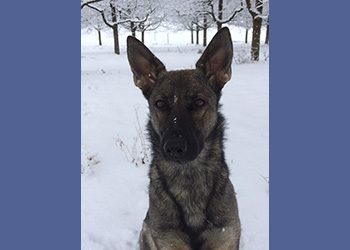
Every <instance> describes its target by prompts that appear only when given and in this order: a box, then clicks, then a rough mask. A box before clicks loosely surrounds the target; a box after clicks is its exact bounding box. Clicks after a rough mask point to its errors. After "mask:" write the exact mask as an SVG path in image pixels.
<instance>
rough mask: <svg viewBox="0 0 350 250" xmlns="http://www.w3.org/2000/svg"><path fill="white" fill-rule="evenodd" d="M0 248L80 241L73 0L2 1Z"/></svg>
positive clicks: (69, 245) (70, 245) (75, 245)
mask: <svg viewBox="0 0 350 250" xmlns="http://www.w3.org/2000/svg"><path fill="white" fill-rule="evenodd" d="M1 9H2V14H1V16H0V23H1V24H2V25H1V26H2V28H1V39H0V43H1V44H0V50H1V56H0V57H1V59H0V60H1V76H0V77H1V80H0V82H1V91H0V109H1V130H0V138H1V142H0V143H1V150H0V152H1V158H0V165H1V171H0V172H1V173H0V194H1V195H0V197H1V201H0V203H1V205H0V207H1V212H0V230H1V231H0V235H1V236H0V238H1V240H0V249H44V250H46V249H50V250H55V249H57V250H62V249H80V167H79V164H80V6H79V2H76V3H73V2H72V1H68V0H63V1H59V2H50V3H49V2H48V1H43V0H42V1H7V2H4V3H2V4H1Z"/></svg>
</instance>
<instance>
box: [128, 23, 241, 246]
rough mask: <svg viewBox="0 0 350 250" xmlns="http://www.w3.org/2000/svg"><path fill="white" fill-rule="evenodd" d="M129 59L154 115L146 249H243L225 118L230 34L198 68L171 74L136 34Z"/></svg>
mask: <svg viewBox="0 0 350 250" xmlns="http://www.w3.org/2000/svg"><path fill="white" fill-rule="evenodd" d="M127 56H128V60H129V64H130V67H131V70H132V73H133V78H134V83H135V85H136V86H137V87H139V88H140V89H141V90H142V93H143V95H144V97H145V98H146V99H147V101H148V105H149V110H150V116H149V118H150V119H149V123H148V135H149V138H150V141H151V148H152V162H151V165H150V170H149V178H150V185H149V209H148V212H147V215H146V218H145V219H144V222H143V227H142V231H141V233H140V238H139V243H140V249H141V250H175V249H178V250H209V249H215V250H219V249H220V250H224V249H230V250H231V249H232V250H237V249H239V240H240V234H241V226H240V220H239V215H238V208H237V201H236V196H235V191H234V188H233V185H232V183H231V181H230V179H229V170H228V167H227V164H226V162H225V156H224V150H223V137H224V127H225V125H224V124H225V121H224V117H223V115H222V114H221V113H220V112H219V107H220V105H219V99H220V96H221V90H222V88H223V87H224V85H225V84H226V83H227V82H228V81H229V80H230V79H231V63H232V57H233V47H232V40H231V35H230V31H229V29H228V28H222V29H221V30H219V31H218V32H217V33H216V35H215V36H214V38H213V39H212V41H211V42H210V43H209V45H208V46H207V48H206V49H205V51H204V52H203V54H202V55H201V57H200V59H199V60H198V62H197V63H196V69H193V70H178V71H167V70H166V69H165V66H164V64H163V63H162V62H161V61H160V60H159V59H158V58H157V57H156V56H154V55H153V54H152V52H151V51H150V50H149V49H148V48H147V47H146V46H145V45H143V44H142V43H141V42H140V41H139V40H137V39H136V38H134V37H132V36H129V37H128V38H127Z"/></svg>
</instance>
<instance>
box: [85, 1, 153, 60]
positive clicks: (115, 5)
mask: <svg viewBox="0 0 350 250" xmlns="http://www.w3.org/2000/svg"><path fill="white" fill-rule="evenodd" d="M135 2H136V4H135ZM130 6H136V7H135V8H137V7H139V5H138V4H137V1H136V0H134V1H127V0H118V1H117V0H92V1H88V2H84V3H83V4H82V5H81V9H83V8H84V7H88V8H90V9H93V10H95V11H97V12H98V13H100V15H101V17H102V20H103V22H104V23H105V25H107V26H108V27H110V28H111V29H112V30H113V37H114V52H115V53H116V54H118V55H119V54H120V49H119V31H118V29H119V25H121V24H125V23H130V25H131V24H134V25H136V26H137V25H138V24H139V23H142V22H145V21H147V19H148V17H149V15H150V13H149V12H148V11H147V10H146V11H144V12H143V15H142V17H140V16H136V15H134V12H133V11H131V10H132V8H130ZM135 30H136V29H135Z"/></svg>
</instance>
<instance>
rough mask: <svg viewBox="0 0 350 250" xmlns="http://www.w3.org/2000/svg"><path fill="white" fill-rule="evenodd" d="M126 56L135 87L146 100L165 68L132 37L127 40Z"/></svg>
mask: <svg viewBox="0 0 350 250" xmlns="http://www.w3.org/2000/svg"><path fill="white" fill-rule="evenodd" d="M127 54H128V60H129V64H130V67H131V70H132V73H133V74H134V82H135V85H136V86H137V87H139V88H140V89H141V90H142V93H143V94H144V96H145V97H146V98H147V97H148V95H149V92H150V90H151V89H152V88H153V86H154V84H155V83H156V81H157V77H158V75H159V73H160V72H161V71H163V70H165V66H164V64H163V63H162V62H161V61H160V60H159V59H158V58H157V57H155V56H154V55H153V54H152V52H151V51H150V50H149V49H148V48H147V47H146V46H145V45H143V43H141V42H140V41H139V40H137V39H136V38H134V37H132V36H129V37H128V38H127Z"/></svg>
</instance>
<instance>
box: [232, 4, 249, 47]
mask: <svg viewBox="0 0 350 250" xmlns="http://www.w3.org/2000/svg"><path fill="white" fill-rule="evenodd" d="M232 24H234V25H235V26H239V27H242V28H244V29H245V43H248V31H249V30H250V29H251V28H252V27H253V20H252V16H251V15H250V13H249V11H248V9H247V8H244V9H243V10H242V12H241V13H239V15H238V16H237V18H235V19H234V20H233V21H232Z"/></svg>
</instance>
